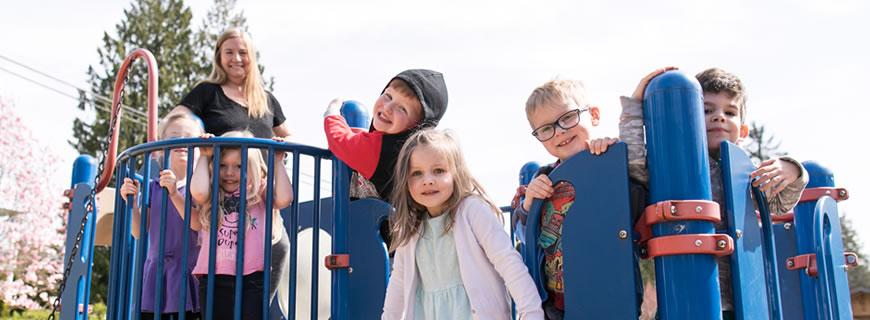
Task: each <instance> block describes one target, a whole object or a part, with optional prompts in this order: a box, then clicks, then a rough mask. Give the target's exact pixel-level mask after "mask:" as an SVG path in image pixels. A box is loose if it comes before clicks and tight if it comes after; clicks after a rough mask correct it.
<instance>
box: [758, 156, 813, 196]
mask: <svg viewBox="0 0 870 320" xmlns="http://www.w3.org/2000/svg"><path fill="white" fill-rule="evenodd" d="M800 174H801V170H800V168H798V167H797V166H796V165H794V163H791V162H788V161H783V160H780V159H768V160H765V161H763V162H761V165H759V167H758V169H757V170H755V171H753V172H752V173H751V174H749V179H750V180H753V179H754V181H752V186H753V187H758V186H761V188H760V189H761V191H763V192H764V193H765V194H766V195H767V196H768V197H775V196H776V195H777V194H779V193H780V192H782V190H785V188H786V187H788V185H790V184H791V183H792V182H794V181H795V180H797V179H798V176H800ZM756 178H757V179H756Z"/></svg>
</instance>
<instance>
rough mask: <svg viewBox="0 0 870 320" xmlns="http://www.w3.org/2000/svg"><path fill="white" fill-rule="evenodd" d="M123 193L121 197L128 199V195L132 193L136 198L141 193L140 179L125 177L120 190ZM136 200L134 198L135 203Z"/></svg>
mask: <svg viewBox="0 0 870 320" xmlns="http://www.w3.org/2000/svg"><path fill="white" fill-rule="evenodd" d="M118 193H120V194H121V199H124V201H127V196H130V195H132V196H133V197H134V198H135V196H136V195H137V194H138V193H139V180H136V179H130V178H124V184H122V185H121V190H119V191H118ZM135 202H136V200H135V199H133V203H135Z"/></svg>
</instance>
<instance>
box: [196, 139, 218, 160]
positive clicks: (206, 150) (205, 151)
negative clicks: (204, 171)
mask: <svg viewBox="0 0 870 320" xmlns="http://www.w3.org/2000/svg"><path fill="white" fill-rule="evenodd" d="M199 137H200V138H201V139H210V138H214V135H213V134H211V133H203V134H201V135H199ZM199 154H200V155H202V156H203V157H209V158H211V156H212V155H214V150H213V149H212V147H206V146H201V147H199Z"/></svg>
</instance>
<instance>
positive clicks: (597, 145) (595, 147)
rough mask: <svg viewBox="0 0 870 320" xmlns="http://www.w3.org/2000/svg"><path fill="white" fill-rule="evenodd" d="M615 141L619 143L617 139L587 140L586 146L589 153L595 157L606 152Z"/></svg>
mask: <svg viewBox="0 0 870 320" xmlns="http://www.w3.org/2000/svg"><path fill="white" fill-rule="evenodd" d="M617 141H619V139H617V138H598V139H592V140H587V141H586V145H587V146H588V147H589V152H590V153H592V154H594V155H596V156H597V155H600V154H602V153H604V152H605V151H607V147H609V146H610V145H611V144H614V143H616V142H617Z"/></svg>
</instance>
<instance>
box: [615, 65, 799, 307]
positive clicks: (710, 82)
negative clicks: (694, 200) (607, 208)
mask: <svg viewBox="0 0 870 320" xmlns="http://www.w3.org/2000/svg"><path fill="white" fill-rule="evenodd" d="M674 69H676V68H675V67H666V68H661V69H658V70H655V71H653V72H652V73H650V74H648V75H647V76H645V77H644V78H643V79H641V81H640V83H638V85H637V88H636V89H635V91H634V94H632V96H631V97H630V98H629V97H622V98H621V102H622V115H621V116H620V120H619V137H620V139H622V141H623V142H625V143H626V144H627V145H628V167H629V171H628V172H629V176H630V177H631V178H632V179H634V180H637V181H640V182H641V183H643V184H646V183H647V182H648V173H647V167H646V143H645V140H644V127H643V104H642V103H643V95H644V90H646V86H647V84H649V82H650V80H652V78H655V77H656V76H658V75H659V74H662V73H664V72H666V71H670V70H674ZM695 78H696V79H697V80H698V82H699V83H700V84H701V89H702V91H703V95H704V125H705V126H706V134H707V151H708V162H709V164H710V188H711V189H712V196H713V200H714V201H716V203H718V204H719V209H720V213H721V214H722V220H721V221H722V222H720V223H719V225H717V226H716V229H717V230H720V231H718V232H719V233H727V228H728V226H727V224H726V223H727V221H728V220H727V219H725V216H724V214H725V204H724V203H723V200H724V197H725V195H724V190H723V187H722V168H721V164H720V163H719V161H720V160H719V159H720V146H721V143H722V141H729V142H731V143H734V144H738V143H740V142H741V141H743V139H745V138H746V137H747V136H748V134H749V127H748V126H747V125H746V123H745V122H746V92H745V88H744V87H743V83H742V82H741V81H740V79H739V78H738V77H737V76H736V75H734V74H732V73H729V72H726V71H725V70H722V69H719V68H710V69H707V70H704V71H703V72H701V73H699V74H697V75H696V76H695ZM756 178H757V179H756ZM750 179H752V180H753V182H752V185H753V186H756V187H760V190H761V191H763V192H764V193H765V195H766V196H767V201H768V205H769V209H770V213H771V214H776V215H781V214H785V213H787V212H788V211H789V210H791V209H792V208H793V207H794V206H795V205H796V204H797V202H798V200H800V196H801V193H802V192H803V190H804V187H805V186H806V185H807V182H808V180H809V175H808V174H807V173H806V169H804V167H803V166H802V165H801V164H800V162H797V161H796V160H794V159H792V158H790V157H779V158H772V159H769V160H765V161H762V162H761V163H760V165H759V168H758V169H756V170H755V171H753V172H752V173H751V174H750ZM722 230H726V231H722ZM717 263H718V265H719V290H720V294H721V304H722V318H723V319H726V320H727V319H734V317H735V314H734V302H733V300H734V299H733V292H732V287H731V264H730V260H729V258H728V257H722V258H718V259H717Z"/></svg>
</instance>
